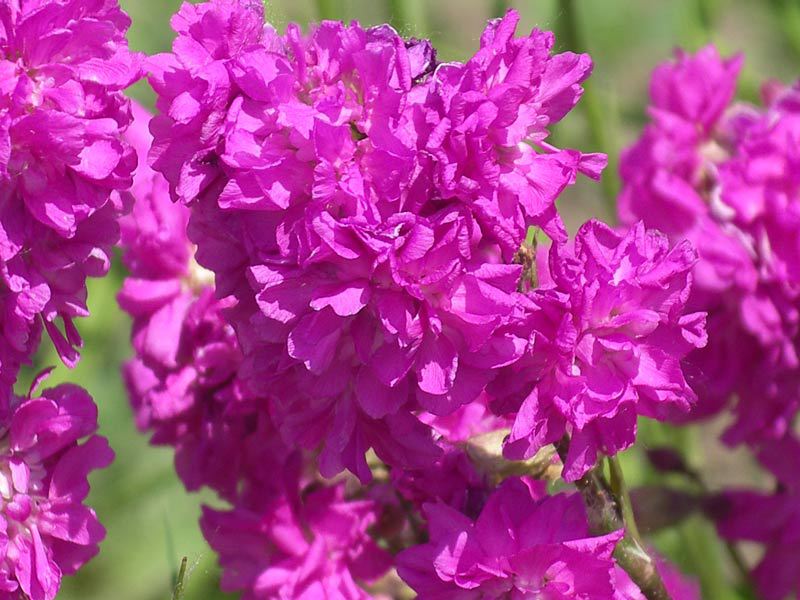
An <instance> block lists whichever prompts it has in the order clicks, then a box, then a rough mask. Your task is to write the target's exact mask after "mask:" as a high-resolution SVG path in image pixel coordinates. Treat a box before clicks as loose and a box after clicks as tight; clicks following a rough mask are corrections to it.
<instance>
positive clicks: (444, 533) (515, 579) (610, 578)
mask: <svg viewBox="0 0 800 600" xmlns="http://www.w3.org/2000/svg"><path fill="white" fill-rule="evenodd" d="M544 488H545V486H544V484H543V483H541V482H535V481H533V480H530V479H508V480H506V481H505V482H503V484H501V486H500V487H499V488H498V489H497V490H496V491H495V492H494V493H493V494H492V496H491V497H490V498H489V500H488V502H487V503H486V505H485V506H484V508H483V510H482V511H481V513H480V516H478V517H477V519H475V520H474V521H473V520H472V519H470V518H468V517H467V516H465V515H463V514H461V513H460V512H458V511H456V510H454V509H453V508H450V507H448V506H446V505H443V504H428V505H427V506H426V509H425V513H426V517H427V519H428V524H429V531H430V540H429V541H428V542H427V543H425V544H422V545H420V546H415V547H412V548H410V549H408V550H406V551H404V552H402V553H401V554H400V555H399V557H398V573H399V574H400V576H401V577H402V578H403V580H404V581H405V582H406V583H408V584H409V585H410V586H411V587H412V588H413V589H414V591H416V592H417V593H418V594H419V598H420V599H421V600H426V599H431V600H433V599H444V598H459V599H464V600H467V599H471V598H475V599H478V598H499V597H504V598H505V597H508V598H525V597H530V596H531V595H533V596H536V597H539V596H541V597H548V598H549V597H554V598H556V597H557V598H597V599H598V600H601V599H604V598H605V599H609V600H610V599H612V598H613V599H617V598H619V597H620V596H618V595H617V592H616V589H615V588H616V578H617V575H616V566H615V563H614V561H613V559H612V557H611V554H612V552H613V551H614V547H615V546H616V544H617V542H618V541H619V540H620V539H621V538H622V532H621V531H618V532H615V533H611V534H608V535H604V536H598V537H593V536H591V534H590V533H589V526H588V524H587V522H586V512H585V509H584V507H583V503H582V501H581V499H580V496H579V495H577V494H557V495H555V496H547V495H546V493H545V489H544Z"/></svg>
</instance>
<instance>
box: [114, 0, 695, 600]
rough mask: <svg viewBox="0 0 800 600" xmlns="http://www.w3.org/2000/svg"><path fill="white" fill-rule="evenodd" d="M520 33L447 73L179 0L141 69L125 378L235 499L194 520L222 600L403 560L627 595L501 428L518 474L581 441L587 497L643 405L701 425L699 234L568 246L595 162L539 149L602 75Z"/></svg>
mask: <svg viewBox="0 0 800 600" xmlns="http://www.w3.org/2000/svg"><path fill="white" fill-rule="evenodd" d="M518 20H519V17H518V15H517V14H516V13H515V12H514V11H510V12H509V13H508V14H507V15H506V17H505V18H503V19H498V20H495V21H492V22H490V24H489V25H488V27H487V28H486V30H485V31H484V33H483V35H482V37H481V44H480V49H479V50H478V52H477V53H476V54H475V55H474V56H473V57H471V58H470V59H469V60H468V61H466V62H465V63H444V64H440V63H439V62H438V61H437V59H436V52H435V50H434V49H433V48H432V46H431V45H430V44H429V43H428V42H426V41H421V40H414V39H412V40H404V39H403V38H401V37H400V36H399V35H398V34H397V33H396V32H395V31H394V30H393V29H391V28H390V27H388V26H378V27H373V28H363V27H361V26H360V25H359V24H358V23H352V24H350V25H344V24H342V23H338V22H333V21H326V22H323V23H321V24H318V25H313V26H311V28H310V30H309V32H308V33H303V32H302V31H301V30H300V28H299V27H298V26H296V25H289V27H288V28H287V31H286V33H285V34H283V35H280V34H278V33H277V32H276V31H275V30H273V29H272V28H271V27H270V26H268V25H265V24H264V21H263V8H262V5H261V3H260V2H257V1H254V0H253V1H251V0H212V1H210V2H206V3H202V4H188V3H186V4H184V5H183V7H182V8H181V9H180V11H179V12H178V14H176V15H175V16H174V17H173V20H172V26H173V28H174V30H175V31H176V33H177V39H176V40H175V42H174V44H173V51H172V52H171V53H167V54H162V55H158V56H155V57H152V58H151V59H150V61H149V63H148V65H149V71H150V73H149V79H150V82H151V85H152V86H153V88H154V89H155V91H156V93H157V95H158V99H157V109H158V114H157V115H156V116H155V117H153V119H152V121H151V122H150V126H149V128H150V131H151V132H152V134H153V141H152V147H151V150H150V155H149V159H150V165H151V167H152V169H153V170H150V169H149V168H147V167H141V168H140V170H139V172H138V173H137V175H136V181H135V184H134V190H133V191H134V195H135V196H136V204H135V207H134V209H133V212H132V214H131V216H130V217H128V218H127V219H126V220H125V221H124V222H123V246H124V247H125V261H126V264H127V265H128V267H129V269H130V271H131V277H129V278H128V279H127V280H126V283H125V286H124V289H123V291H122V293H121V294H120V296H119V300H120V304H121V305H122V306H123V308H124V309H125V310H126V311H127V312H129V313H130V314H131V316H132V317H133V322H134V324H133V346H134V350H135V352H136V356H135V358H134V359H133V360H132V361H131V362H130V363H128V365H126V367H125V375H126V381H127V383H128V388H129V392H130V395H131V399H132V402H133V405H134V409H135V411H136V415H137V421H138V424H139V426H140V427H141V428H142V429H144V430H148V431H151V432H152V434H153V442H154V443H157V444H169V445H173V446H175V448H176V451H177V454H176V457H177V458H176V462H177V468H178V472H179V474H180V476H181V478H182V479H183V481H184V483H185V484H186V486H187V488H189V489H197V488H198V487H201V486H208V487H211V488H212V489H214V490H216V491H217V492H218V493H219V494H220V496H221V497H222V498H223V499H224V500H227V501H228V502H229V504H230V507H229V508H227V509H216V508H209V507H206V508H205V509H204V513H203V517H202V520H201V525H202V528H203V532H204V534H205V536H206V538H207V539H208V540H209V542H210V544H211V546H212V547H213V548H214V549H215V550H216V551H217V552H218V553H219V555H220V563H221V565H222V567H223V570H224V575H223V587H224V588H225V589H226V590H230V591H242V592H243V593H244V597H246V598H253V599H255V598H309V599H310V598H317V597H323V596H325V597H328V596H330V597H336V598H370V597H373V596H372V595H371V592H368V591H366V590H368V589H369V587H368V586H369V585H370V584H372V583H374V582H375V581H377V580H378V579H381V578H383V577H388V578H389V580H390V581H391V580H392V577H393V576H392V575H391V571H389V568H390V567H391V566H392V562H393V558H392V555H393V554H397V553H398V552H400V551H402V550H403V549H404V548H411V549H408V550H406V551H405V553H404V554H401V559H400V562H399V567H400V575H401V576H402V577H403V578H405V579H406V582H407V583H408V584H410V585H411V586H412V587H415V588H418V590H419V591H420V592H422V590H423V589H428V588H430V593H431V595H430V596H429V597H455V596H442V595H441V594H448V593H450V592H449V591H448V590H449V589H450V588H447V586H448V585H450V584H451V583H452V582H456V583H454V584H453V585H455V586H456V587H455V588H452V589H457V588H459V587H461V588H463V589H464V590H473V589H475V590H477V588H479V587H480V586H484V584H485V589H483V588H481V592H480V593H481V594H483V596H481V597H496V596H497V595H498V594H504V593H506V592H510V591H511V590H516V593H519V594H524V593H530V592H532V591H534V590H535V591H536V592H537V593H538V592H539V591H543V592H544V591H546V593H548V594H550V593H558V594H560V596H559V597H565V598H566V597H576V598H578V597H592V598H609V599H611V598H640V597H641V592H640V591H639V589H638V587H637V586H636V585H635V584H634V583H633V582H632V581H631V580H630V579H629V578H628V577H627V575H625V574H624V572H623V571H622V570H621V569H620V568H619V567H617V566H616V564H615V562H614V560H613V559H612V556H611V555H612V552H613V549H614V546H615V544H616V542H617V541H618V540H619V539H621V538H622V536H623V532H622V531H617V532H607V533H606V534H603V535H600V536H592V535H591V534H590V532H589V529H590V528H589V524H588V520H587V516H586V514H585V511H584V509H583V508H582V505H581V501H580V498H579V496H577V495H573V496H554V497H547V496H546V494H545V493H544V485H543V484H541V483H535V482H533V481H532V480H527V479H526V480H520V479H518V478H514V479H510V480H508V481H506V483H502V480H503V479H504V478H505V477H507V476H508V475H510V474H512V473H513V469H509V470H508V472H501V471H497V470H494V471H493V470H492V467H489V468H487V462H486V460H485V459H486V456H484V455H482V454H481V452H482V451H484V450H485V449H483V450H482V449H481V444H483V443H488V442H487V441H486V440H487V439H489V438H491V439H493V440H496V441H497V453H495V454H492V455H491V458H490V459H489V460H490V461H495V462H497V461H501V462H503V461H504V462H506V463H508V460H507V459H504V458H503V457H502V456H501V455H500V451H499V448H500V446H501V445H502V439H503V437H504V436H505V434H506V433H508V432H509V431H510V435H509V436H508V442H507V445H506V456H507V457H510V458H522V459H530V458H531V457H532V456H533V455H534V454H536V452H537V451H538V450H541V449H542V447H543V446H545V445H547V444H551V443H555V442H561V440H562V438H564V439H568V440H569V441H570V454H569V455H568V457H566V459H565V463H566V464H565V467H566V468H565V470H564V476H565V478H567V479H576V478H578V477H580V476H581V475H582V474H583V473H585V472H586V471H587V470H588V469H590V468H591V467H592V466H594V464H595V463H596V462H597V460H598V458H599V454H600V453H604V454H614V453H616V452H618V451H620V450H622V449H624V448H626V447H628V446H629V445H630V444H632V443H633V441H634V439H635V432H636V417H637V416H638V415H644V416H649V417H655V418H659V419H663V418H665V417H666V416H668V415H671V414H672V413H673V412H678V411H682V410H683V411H685V410H688V408H689V406H690V405H691V404H692V403H693V401H694V395H693V393H692V391H691V390H690V389H689V387H688V386H687V384H686V380H685V378H684V375H683V372H682V369H681V361H682V359H683V358H684V357H685V355H686V354H687V353H688V352H689V351H690V350H692V349H696V348H698V347H701V346H702V345H703V344H704V343H705V329H704V315H703V314H701V313H692V314H686V312H685V308H686V303H687V299H688V296H689V290H690V285H691V274H690V273H691V270H692V268H693V266H694V264H695V262H696V257H695V254H694V251H693V250H692V248H691V246H690V245H689V244H688V243H681V244H677V245H675V246H674V247H672V248H671V247H670V245H669V244H668V242H667V240H666V238H665V237H663V236H660V235H658V234H656V233H653V232H649V231H646V230H645V229H644V226H637V227H635V228H634V229H633V230H631V231H630V232H629V233H627V234H624V235H620V234H618V233H616V232H614V231H613V230H611V229H609V228H608V227H606V226H604V225H602V224H600V223H597V222H590V223H588V224H587V225H586V226H584V228H583V229H582V230H581V232H580V233H579V234H578V236H577V238H576V239H575V241H574V242H572V243H571V242H569V240H568V236H567V233H566V230H565V228H564V225H563V223H562V221H561V218H560V216H559V214H558V212H557V210H556V207H555V200H556V198H557V197H558V196H559V194H560V193H561V192H562V190H563V189H564V188H565V187H566V186H568V185H570V184H572V183H573V182H574V180H575V178H576V177H577V175H578V173H584V174H586V175H589V176H591V177H595V178H596V177H598V176H599V173H600V171H601V170H602V168H603V166H604V165H605V157H604V156H602V155H595V154H582V153H580V152H578V151H575V150H561V149H558V148H556V147H554V146H552V145H551V144H549V143H548V141H547V138H548V135H549V127H550V126H551V125H553V124H554V123H556V122H558V121H559V120H561V119H562V118H563V117H564V116H565V115H566V114H567V113H568V112H569V111H570V109H572V107H573V106H574V105H575V104H576V103H577V101H578V100H579V98H580V96H581V93H582V87H581V83H582V82H583V81H584V79H585V78H586V77H587V76H588V75H589V73H590V71H591V60H590V59H589V57H588V56H586V55H578V54H573V53H569V52H567V53H563V54H554V53H553V52H552V49H553V45H554V39H553V36H552V34H550V33H547V32H543V31H540V30H533V31H532V32H531V33H530V34H529V35H527V36H522V37H515V30H516V27H517V23H518ZM142 118H143V119H145V118H146V117H142ZM138 131H139V133H138V134H136V135H140V136H141V139H142V140H145V139H146V138H147V134H146V133H144V132H143V130H138ZM137 146H139V147H140V152H143V150H141V147H142V146H145V147H146V146H147V142H146V141H144V142H139V143H137ZM162 176H163V179H162ZM167 193H169V194H170V195H171V197H172V200H174V201H176V204H174V205H173V204H171V203H170V202H169V199H168V197H167ZM532 228H533V229H535V230H536V231H538V232H540V233H543V234H544V235H546V236H547V237H548V238H549V239H550V240H551V242H552V247H551V249H550V258H549V262H547V263H546V264H543V265H537V264H536V260H535V256H534V254H535V252H534V251H533V250H532V249H531V248H530V247H529V246H528V245H527V242H526V238H527V237H528V236H529V232H530V230H531V229H532ZM195 261H196V263H195ZM206 269H207V271H206ZM537 279H538V281H537ZM165 332H169V334H168V335H165ZM507 428H510V430H509V429H507ZM504 432H505V433H504ZM485 436H489V438H485ZM479 438H480V439H481V441H476V440H478V439H479ZM476 448H478V451H477V454H476ZM484 454H485V452H484ZM490 454H491V453H490ZM543 460H544V465H543V466H542V472H543V473H544V472H549V471H550V469H551V467H553V466H554V465H556V463H558V459H557V458H556V457H554V456H553V455H550V458H546V459H543ZM555 468H556V469H557V468H558V467H557V466H556V467H555ZM344 471H349V472H350V473H352V474H353V475H355V478H353V477H351V475H349V474H347V473H344ZM498 485H499V487H498ZM508 502H511V503H512V504H515V503H516V504H518V506H516V505H515V506H514V507H511V508H509V507H507V506H506V504H508ZM511 509H513V511H512V513H513V514H512V513H508V514H506V513H507V512H508V511H509V510H511ZM500 513H502V514H500ZM523 513H524V518H523ZM566 513H569V516H570V519H569V521H568V522H565V523H563V528H562V529H561V530H555V531H548V532H546V533H543V534H542V535H540V536H539V537H536V536H534V538H531V539H530V540H525V541H521V542H519V543H517V542H516V541H515V542H514V543H515V544H517V545H516V546H514V548H511V547H507V548H506V547H503V548H501V547H500V546H502V544H500V546H498V545H497V544H495V543H494V542H496V541H497V540H494V538H493V537H491V536H494V533H492V534H491V536H490V538H491V539H486V540H484V539H482V538H481V535H483V534H477V535H478V537H477V538H475V539H472V540H471V541H469V542H468V544H467V545H468V546H470V547H469V548H468V549H465V547H464V546H463V545H462V542H463V541H464V540H462V537H463V536H464V535H466V536H467V537H470V536H471V535H472V534H471V533H469V532H471V531H472V528H473V525H472V521H473V520H475V519H476V518H477V519H478V522H481V521H480V520H481V519H484V520H485V521H486V522H487V523H488V524H487V525H486V526H485V527H487V528H489V529H491V528H493V527H495V526H496V525H497V523H499V522H500V521H498V519H499V520H502V519H507V518H511V519H512V520H515V522H519V523H520V527H522V528H523V529H524V530H525V533H526V535H527V533H528V532H529V530H530V532H532V531H533V530H534V529H536V528H537V527H540V526H542V524H543V523H545V522H548V521H553V520H554V519H559V518H560V516H563V515H565V514H566ZM479 515H480V516H479ZM517 517H519V518H517ZM522 521H525V523H527V524H525V523H522ZM462 526H463V527H462ZM474 527H475V528H476V530H477V529H478V525H475V526H474ZM459 528H461V529H459ZM483 528H484V526H483V525H481V526H480V529H481V530H482V531H483ZM556 529H557V528H556ZM551 533H552V535H550V534H551ZM450 534H452V536H453V539H452V540H450V538H449V537H448V536H450ZM498 535H501V537H502V533H499V534H498ZM507 535H511V536H512V537H514V539H516V535H517V534H516V533H514V532H507ZM428 536H430V541H429V542H427V543H425V539H427V538H428ZM439 538H441V539H439ZM445 538H446V539H445ZM479 538H480V539H479ZM456 539H458V540H459V541H458V543H457V544H456V542H455V541H454V540H456ZM537 540H538V541H537ZM454 544H455V545H456V546H457V547H458V549H457V551H456V550H453V546H454ZM470 544H472V545H474V546H475V548H473V547H472V546H471V545H470ZM520 544H522V545H520ZM525 544H528V545H527V546H526V545H525ZM440 545H441V546H442V547H441V548H440ZM437 548H438V550H437ZM442 548H446V550H442ZM476 548H480V550H476ZM387 550H388V551H387ZM462 550H463V551H464V552H465V554H463V555H461V554H459V555H458V556H456V555H455V554H453V553H452V552H459V553H460V552H462ZM439 551H441V552H445V553H446V554H447V557H446V559H445V558H442V560H439V559H436V560H434V558H433V553H435V552H439ZM429 555H430V556H429ZM420 557H421V558H420ZM543 557H544V558H543ZM447 561H449V566H447V565H445V562H447ZM409 564H411V565H413V567H412V568H409V567H408V565H409ZM461 567H464V568H465V569H466V571H465V573H463V574H462V573H461V572H458V573H456V570H457V569H459V568H461ZM432 569H436V573H438V575H435V574H434V572H433V571H432ZM451 571H452V572H451ZM387 572H388V573H389V575H387ZM667 572H669V569H665V573H667ZM443 573H444V575H443ZM437 578H438V579H437ZM442 578H443V579H442ZM437 586H439V587H441V586H445V588H447V589H445V591H441V590H440V589H439V587H437ZM690 587H691V586H689V588H690ZM689 588H686V589H689ZM484 592H485V593H484ZM476 593H478V592H476ZM692 593H693V592H692ZM437 594H438V596H437ZM487 594H488V596H487ZM423 597H424V594H423ZM464 597H478V596H475V594H472V595H465V596H464ZM681 597H684V596H681ZM685 597H686V598H691V597H692V595H691V593H687V594H686V595H685Z"/></svg>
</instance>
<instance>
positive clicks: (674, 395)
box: [496, 221, 706, 480]
mask: <svg viewBox="0 0 800 600" xmlns="http://www.w3.org/2000/svg"><path fill="white" fill-rule="evenodd" d="M695 260H696V256H695V253H694V251H693V249H692V248H691V246H690V245H689V244H688V242H684V243H682V244H679V245H677V246H675V247H674V248H670V245H669V243H668V241H667V239H666V238H665V237H664V236H662V235H660V234H657V233H655V232H650V231H647V230H645V228H644V226H643V225H642V224H638V225H636V226H634V227H633V228H632V229H631V230H630V231H629V232H628V233H627V234H626V235H624V236H621V235H619V234H617V233H616V232H614V231H613V230H611V229H610V228H608V227H607V226H605V225H603V224H602V223H599V222H597V221H590V222H588V223H586V224H585V225H584V226H583V227H582V228H581V230H580V231H579V232H578V234H577V236H576V238H575V243H574V247H572V248H567V247H560V246H558V245H554V246H553V248H552V249H551V252H550V274H549V277H543V275H547V274H544V273H543V274H540V278H541V281H542V286H541V287H540V288H538V289H537V290H535V291H534V292H533V293H532V294H531V296H530V298H529V302H530V303H529V305H528V309H527V310H528V314H527V316H526V317H525V319H526V320H527V323H528V325H527V326H529V327H531V328H532V329H533V331H534V332H535V333H534V335H533V336H532V337H533V347H532V350H531V351H530V352H531V353H530V355H529V357H528V358H527V359H526V360H524V361H520V362H519V363H517V364H515V365H512V366H511V367H510V371H512V372H513V373H514V375H513V376H512V375H511V374H509V375H508V376H507V377H511V378H512V379H516V380H517V381H520V380H521V381H522V382H528V387H524V386H523V387H522V389H519V390H514V393H515V394H516V396H517V397H518V398H524V399H522V402H521V405H517V404H515V403H513V402H511V401H510V400H508V399H504V398H505V397H507V395H508V392H507V391H506V390H504V389H503V388H504V387H507V384H506V383H505V382H504V381H503V379H504V378H500V379H499V380H498V385H497V386H496V391H497V392H498V395H499V399H498V401H496V403H498V404H500V406H499V407H498V409H499V410H502V411H508V410H509V409H511V410H515V411H518V412H517V414H516V417H515V422H514V425H513V427H512V431H511V436H510V437H509V440H508V442H507V445H506V455H507V456H509V457H511V458H523V457H525V458H528V457H530V456H532V455H533V454H534V453H535V452H537V451H538V450H539V449H540V448H542V447H543V446H544V445H546V444H549V443H555V442H558V441H559V440H560V439H561V438H562V437H563V436H564V435H565V434H569V435H570V439H571V442H570V451H569V455H568V456H567V457H566V462H565V465H564V467H565V470H564V477H565V478H566V479H568V480H574V479H577V478H579V477H580V476H582V475H583V474H584V473H585V472H586V471H587V470H588V469H589V468H590V467H592V466H593V465H594V464H595V462H596V460H597V454H598V452H603V453H605V454H609V455H612V454H616V453H617V452H619V451H621V450H624V449H625V448H627V447H629V446H630V445H632V444H633V443H634V441H635V436H636V419H637V416H638V415H644V416H648V417H652V418H657V419H664V418H665V417H666V416H668V415H669V414H670V413H671V411H686V410H688V409H689V407H690V406H691V404H692V402H693V401H694V393H693V391H692V390H691V388H690V387H689V386H688V384H687V382H686V379H685V377H684V374H683V371H682V368H681V359H682V358H683V357H684V356H685V355H686V354H687V353H688V352H689V351H690V350H692V349H694V348H697V347H701V346H703V345H704V344H705V342H706V339H705V328H704V323H705V317H704V315H702V314H684V309H685V306H686V301H687V298H688V296H689V290H690V285H691V275H690V273H691V269H692V266H693V265H694V263H695ZM548 279H552V281H551V282H548ZM526 393H527V397H525V396H524V395H525V394H526ZM512 397H513V395H512ZM503 402H511V404H510V405H507V406H503V405H502V403H503Z"/></svg>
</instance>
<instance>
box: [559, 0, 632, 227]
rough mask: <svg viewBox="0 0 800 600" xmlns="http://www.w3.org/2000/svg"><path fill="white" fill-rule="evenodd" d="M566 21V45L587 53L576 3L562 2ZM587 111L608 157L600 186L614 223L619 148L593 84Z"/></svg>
mask: <svg viewBox="0 0 800 600" xmlns="http://www.w3.org/2000/svg"><path fill="white" fill-rule="evenodd" d="M560 4H561V16H560V19H561V21H562V26H561V28H560V29H561V35H562V36H563V40H564V45H565V46H566V47H567V48H569V49H570V50H571V51H573V52H587V50H588V47H587V45H586V42H585V40H584V36H583V30H582V28H581V25H580V21H579V18H578V11H577V8H576V7H575V1H574V0H561V2H560ZM580 105H581V107H582V108H583V112H584V115H585V116H586V121H587V123H588V125H589V135H590V136H591V139H592V144H593V145H594V146H595V148H596V149H597V151H599V152H605V153H606V154H607V155H608V166H607V167H606V169H605V171H604V173H603V176H602V178H601V180H600V183H601V184H602V186H603V195H604V198H605V204H606V209H607V210H608V212H609V218H610V219H611V220H614V219H615V217H616V214H617V194H618V193H619V183H618V181H617V158H616V154H617V152H616V148H615V144H613V143H612V138H611V134H610V132H609V131H608V129H607V127H606V125H607V123H608V122H609V117H610V112H611V111H610V110H608V107H604V106H603V105H602V103H601V102H600V98H599V97H598V95H597V93H596V92H595V88H594V83H593V82H591V81H584V82H583V97H582V98H581V102H580Z"/></svg>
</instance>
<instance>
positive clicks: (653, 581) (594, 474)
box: [556, 436, 671, 600]
mask: <svg viewBox="0 0 800 600" xmlns="http://www.w3.org/2000/svg"><path fill="white" fill-rule="evenodd" d="M556 449H557V450H558V454H559V456H560V457H561V460H562V461H563V460H565V459H566V456H567V453H568V451H569V438H567V436H564V438H563V439H562V440H561V441H560V442H559V443H558V444H557V446H556ZM617 469H618V473H617V474H616V475H614V474H613V473H614V469H613V468H612V479H614V478H616V481H615V483H616V484H617V485H621V486H622V488H624V479H623V478H622V470H621V469H619V464H617ZM575 485H576V487H577V488H578V491H579V492H580V494H581V497H582V498H583V503H584V504H585V505H586V513H587V516H588V519H589V528H590V530H591V531H592V533H593V534H594V535H605V534H607V533H611V532H613V531H618V530H620V529H623V528H624V529H625V537H624V538H622V540H620V542H619V543H618V544H617V547H616V549H615V550H614V558H615V559H616V561H617V564H618V565H619V566H620V567H622V568H623V569H624V570H625V572H626V573H627V574H628V575H630V578H631V579H632V580H633V582H634V583H635V584H636V585H637V586H639V589H640V590H641V591H642V594H644V595H645V597H646V598H647V599H648V600H671V599H670V595H669V592H667V588H666V587H665V586H664V581H663V580H662V579H661V575H660V574H659V573H658V569H657V568H656V563H655V561H654V560H653V559H652V557H651V556H650V555H649V554H648V553H647V550H645V548H644V545H643V544H642V543H641V541H640V540H639V538H638V531H637V532H636V535H634V534H633V532H632V531H631V530H630V529H629V528H626V527H625V521H626V519H625V518H624V517H623V514H624V512H625V508H624V505H625V502H624V501H622V500H620V499H619V498H617V497H616V496H615V493H614V491H613V486H612V485H610V484H609V483H608V482H607V481H606V479H605V477H604V476H603V472H602V469H601V468H600V467H595V468H593V469H592V470H590V471H589V472H588V473H587V474H586V475H584V476H583V477H582V478H581V479H579V480H578V481H576V482H575ZM627 504H628V506H629V507H630V497H628V499H627ZM629 510H630V509H629ZM631 512H632V511H631ZM629 522H630V523H635V522H634V521H633V518H632V515H631V518H630V521H629ZM634 527H635V524H634Z"/></svg>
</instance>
